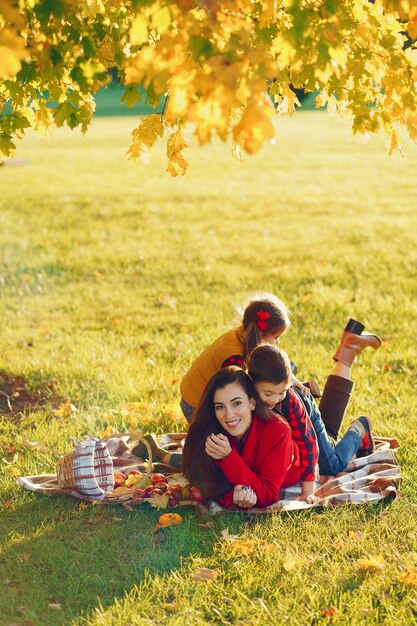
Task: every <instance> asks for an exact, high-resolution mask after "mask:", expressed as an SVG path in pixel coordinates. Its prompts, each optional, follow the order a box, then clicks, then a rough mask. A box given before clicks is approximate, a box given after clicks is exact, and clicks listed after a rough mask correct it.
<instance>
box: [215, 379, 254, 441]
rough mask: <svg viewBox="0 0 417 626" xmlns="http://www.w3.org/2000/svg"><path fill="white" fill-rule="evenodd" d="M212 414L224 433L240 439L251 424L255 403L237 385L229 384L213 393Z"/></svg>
mask: <svg viewBox="0 0 417 626" xmlns="http://www.w3.org/2000/svg"><path fill="white" fill-rule="evenodd" d="M213 403H214V412H215V414H216V417H217V420H218V421H219V423H220V425H221V426H223V428H224V429H225V431H226V432H227V433H229V434H230V435H232V437H236V439H240V438H241V437H243V435H244V434H245V433H246V431H247V430H249V427H250V425H251V424H252V411H253V410H254V409H255V406H256V403H255V399H254V398H249V396H248V394H247V393H246V391H245V390H244V389H243V387H241V386H240V385H239V384H238V383H230V384H229V385H226V386H225V387H221V388H220V389H217V390H216V391H215V392H214V398H213Z"/></svg>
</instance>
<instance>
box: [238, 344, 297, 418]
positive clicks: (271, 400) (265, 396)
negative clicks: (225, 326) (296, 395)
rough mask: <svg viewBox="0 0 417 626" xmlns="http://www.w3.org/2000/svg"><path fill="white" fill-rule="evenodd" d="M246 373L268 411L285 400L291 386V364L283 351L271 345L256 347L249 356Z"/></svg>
mask: <svg viewBox="0 0 417 626" xmlns="http://www.w3.org/2000/svg"><path fill="white" fill-rule="evenodd" d="M248 373H249V376H250V377H251V379H252V380H253V383H254V385H255V389H256V392H257V394H258V395H259V397H260V399H261V400H262V401H263V402H264V403H265V404H266V406H267V407H268V408H269V409H271V408H272V407H273V406H275V405H276V404H278V402H281V401H282V400H283V399H284V398H285V396H286V393H287V391H288V389H289V387H290V384H291V364H290V360H289V358H288V355H287V353H286V352H284V350H282V349H281V348H278V346H274V345H271V344H263V345H260V346H258V347H257V348H255V349H254V350H253V351H252V352H251V354H250V356H249V363H248Z"/></svg>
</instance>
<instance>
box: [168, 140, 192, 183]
mask: <svg viewBox="0 0 417 626" xmlns="http://www.w3.org/2000/svg"><path fill="white" fill-rule="evenodd" d="M187 147H188V142H187V141H186V140H185V138H184V137H183V135H182V133H181V131H180V130H177V131H175V133H172V135H171V137H170V138H169V139H168V143H167V156H168V167H167V172H169V173H170V174H171V175H172V176H178V174H181V175H182V176H184V174H185V173H186V171H187V168H188V165H189V163H188V161H186V160H185V159H184V157H183V156H182V150H184V148H187Z"/></svg>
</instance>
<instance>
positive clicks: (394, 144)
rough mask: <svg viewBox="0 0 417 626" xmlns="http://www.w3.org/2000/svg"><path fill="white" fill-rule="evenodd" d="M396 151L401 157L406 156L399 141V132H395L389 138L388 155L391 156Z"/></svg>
mask: <svg viewBox="0 0 417 626" xmlns="http://www.w3.org/2000/svg"><path fill="white" fill-rule="evenodd" d="M396 150H398V152H399V153H400V154H401V156H404V150H403V148H402V146H401V144H400V143H399V141H398V135H397V132H396V131H395V130H393V131H392V132H391V134H390V137H389V145H388V154H389V155H391V154H392V153H393V152H395V151H396Z"/></svg>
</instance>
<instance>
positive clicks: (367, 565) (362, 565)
mask: <svg viewBox="0 0 417 626" xmlns="http://www.w3.org/2000/svg"><path fill="white" fill-rule="evenodd" d="M356 564H357V566H358V568H359V569H363V570H367V569H369V570H382V569H384V567H385V566H386V563H385V561H384V559H383V558H382V556H371V557H369V558H363V559H358V560H357V561H356Z"/></svg>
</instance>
